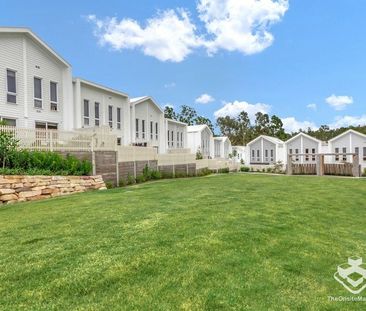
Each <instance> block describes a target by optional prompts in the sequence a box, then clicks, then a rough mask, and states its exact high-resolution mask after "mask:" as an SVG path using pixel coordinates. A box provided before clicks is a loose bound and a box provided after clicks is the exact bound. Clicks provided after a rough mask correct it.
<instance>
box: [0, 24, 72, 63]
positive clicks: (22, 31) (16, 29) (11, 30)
mask: <svg viewBox="0 0 366 311" xmlns="http://www.w3.org/2000/svg"><path fill="white" fill-rule="evenodd" d="M0 33H17V34H24V35H26V36H27V37H28V38H30V39H32V40H33V41H34V42H36V43H37V44H38V45H40V46H41V47H42V48H43V49H45V50H46V51H47V52H48V53H50V54H51V55H53V56H54V57H55V58H57V59H58V60H59V61H60V62H61V63H62V64H63V65H65V66H66V67H71V65H70V64H69V63H68V62H67V61H66V60H65V59H64V58H63V57H61V56H60V54H58V53H57V52H55V50H53V49H52V48H51V47H50V46H49V45H48V44H46V43H45V42H44V41H43V40H42V39H41V38H39V37H38V36H37V35H36V34H35V33H34V32H33V31H32V30H31V29H29V28H24V27H0Z"/></svg>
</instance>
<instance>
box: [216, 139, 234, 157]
mask: <svg viewBox="0 0 366 311" xmlns="http://www.w3.org/2000/svg"><path fill="white" fill-rule="evenodd" d="M213 141H214V158H221V159H228V158H229V155H230V154H231V152H232V148H231V142H230V139H229V138H228V137H225V136H223V137H214V139H213Z"/></svg>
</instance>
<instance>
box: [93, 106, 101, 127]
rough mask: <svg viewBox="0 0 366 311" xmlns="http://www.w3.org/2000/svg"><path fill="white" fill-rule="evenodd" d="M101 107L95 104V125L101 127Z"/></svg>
mask: <svg viewBox="0 0 366 311" xmlns="http://www.w3.org/2000/svg"><path fill="white" fill-rule="evenodd" d="M99 107H100V104H99V103H98V102H95V103H94V119H95V120H94V124H95V126H99V125H100V113H99Z"/></svg>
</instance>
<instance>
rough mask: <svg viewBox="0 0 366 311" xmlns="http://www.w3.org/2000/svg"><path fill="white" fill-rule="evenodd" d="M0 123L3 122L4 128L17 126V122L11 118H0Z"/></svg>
mask: <svg viewBox="0 0 366 311" xmlns="http://www.w3.org/2000/svg"><path fill="white" fill-rule="evenodd" d="M0 121H3V122H5V125H6V126H17V120H16V119H13V118H6V117H1V116H0Z"/></svg>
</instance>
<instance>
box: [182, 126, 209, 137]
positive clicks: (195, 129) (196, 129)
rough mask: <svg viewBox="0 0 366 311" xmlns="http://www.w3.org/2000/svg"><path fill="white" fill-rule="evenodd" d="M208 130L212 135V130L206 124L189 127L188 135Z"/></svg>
mask: <svg viewBox="0 0 366 311" xmlns="http://www.w3.org/2000/svg"><path fill="white" fill-rule="evenodd" d="M205 129H208V130H209V131H210V133H211V134H212V131H211V129H210V128H209V127H208V126H207V125H206V124H199V125H189V126H188V127H187V132H188V133H193V132H202V131H203V130H205ZM212 135H213V134H212Z"/></svg>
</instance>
